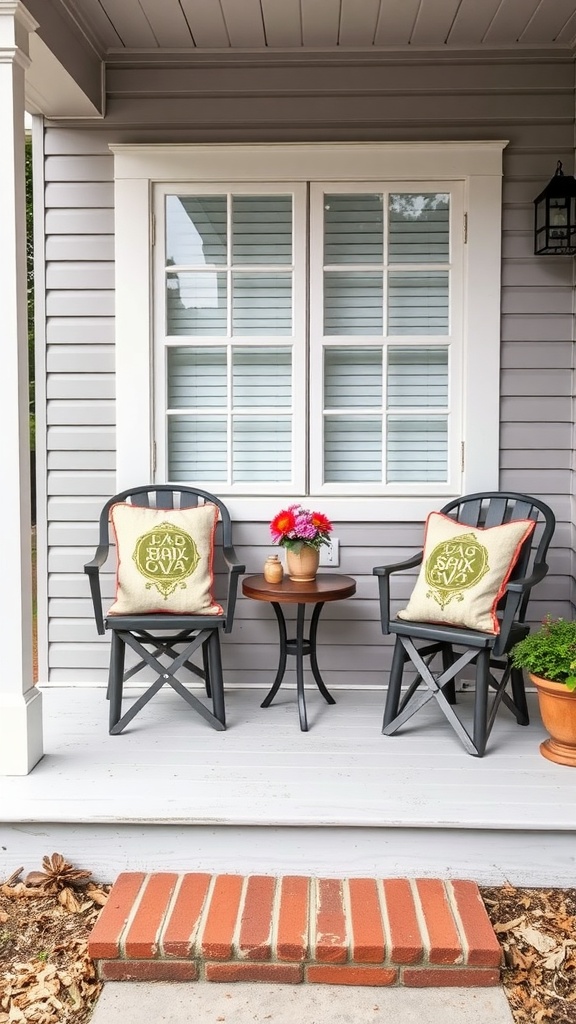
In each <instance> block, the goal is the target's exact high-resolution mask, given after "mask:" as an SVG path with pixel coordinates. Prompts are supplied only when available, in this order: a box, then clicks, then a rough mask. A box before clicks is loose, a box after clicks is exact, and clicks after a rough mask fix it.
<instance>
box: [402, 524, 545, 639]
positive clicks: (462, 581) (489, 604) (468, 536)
mask: <svg viewBox="0 0 576 1024" xmlns="http://www.w3.org/2000/svg"><path fill="white" fill-rule="evenodd" d="M535 525H536V524H535V523H534V522H533V521H532V520H531V519H519V520H517V521H515V522H510V523H504V524H503V525H502V526H492V527H489V528H488V529H482V528H481V527H472V526H465V525H463V524H461V523H456V522H455V521H454V520H453V519H450V517H449V516H445V515H442V513H440V512H431V513H430V515H429V516H428V519H427V522H426V535H425V538H424V555H423V560H422V566H421V568H420V575H419V576H418V579H417V581H416V586H415V587H414V590H413V592H412V596H411V598H410V600H409V602H408V605H407V607H406V608H404V609H403V610H402V611H400V612H398V617H399V618H400V619H408V620H410V621H416V622H438V623H445V624H450V625H452V626H464V627H468V629H478V630H481V631H482V632H484V633H498V632H499V631H500V626H499V622H498V619H497V617H496V607H497V605H498V601H499V600H500V598H501V597H502V594H503V593H504V589H505V586H506V583H507V582H508V579H509V577H510V573H511V572H512V569H513V568H514V565H515V564H516V561H517V559H518V556H519V554H520V551H521V549H522V545H523V543H524V541H525V540H526V538H527V537H529V536H530V534H531V533H532V531H533V530H534V527H535Z"/></svg>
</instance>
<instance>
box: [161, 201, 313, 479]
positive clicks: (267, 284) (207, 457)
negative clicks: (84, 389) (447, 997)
mask: <svg viewBox="0 0 576 1024" xmlns="http://www.w3.org/2000/svg"><path fill="white" fill-rule="evenodd" d="M300 194H301V200H303V197H304V190H303V189H301V193H300ZM294 215H295V213H294V196H293V194H292V193H290V192H281V191H277V190H273V189H269V190H268V193H266V192H263V193H260V192H253V191H251V190H247V194H242V193H241V192H237V191H235V190H232V191H230V192H225V193H220V194H217V193H216V192H215V193H214V194H213V195H210V194H206V195H204V194H200V195H183V196H180V195H178V196H177V195H171V194H169V195H167V196H166V198H165V217H166V220H165V240H166V253H165V280H166V288H165V309H166V315H165V327H166V340H165V343H164V344H165V351H166V358H165V393H166V411H165V422H166V461H167V469H168V474H169V478H170V479H172V480H178V481H186V480H189V481H191V480H193V481H195V482H206V483H212V482H217V483H226V484H227V485H228V486H229V487H231V488H238V487H239V488H241V489H243V488H246V487H248V488H249V487H250V485H251V484H253V485H255V486H256V487H259V486H262V487H264V486H266V484H270V485H280V484H284V485H285V484H288V485H290V484H291V483H293V476H294V473H293V467H294V446H295V432H296V433H297V432H298V431H300V434H301V428H300V426H299V424H298V423H297V421H296V418H295V416H294V409H293V406H292V385H293V380H292V378H293V373H294V337H295V335H294V329H295V324H294V287H295V285H294V282H295V274H296V273H298V274H299V275H300V278H301V279H302V280H304V270H305V268H304V265H303V256H304V250H303V245H302V238H303V237H304V236H303V232H302V234H301V239H300V241H299V248H300V264H301V266H300V268H296V267H295V264H294V251H295V241H294ZM299 216H300V217H301V220H302V223H303V224H305V219H304V208H303V204H302V209H301V210H300V214H299ZM299 287H300V291H301V292H302V291H303V289H302V285H301V284H300V285H299ZM302 305H303V304H302V303H301V308H300V309H299V311H298V316H299V323H300V324H303V323H305V309H303V308H302ZM186 337H188V338H189V343H188V344H187V343H186V342H185V338H186ZM176 338H177V339H178V344H175V343H174V340H175V339H176ZM280 338H282V339H285V340H283V343H282V345H280V346H279V345H278V344H277V343H276V344H275V341H276V339H280ZM216 339H218V342H219V344H214V342H215V340H216ZM304 340H305V339H304V335H303V332H302V336H301V338H299V339H298V343H299V345H302V346H303V343H304Z"/></svg>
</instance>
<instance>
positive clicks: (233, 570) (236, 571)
mask: <svg viewBox="0 0 576 1024" xmlns="http://www.w3.org/2000/svg"><path fill="white" fill-rule="evenodd" d="M222 554H223V555H224V561H225V562H226V565H227V566H228V598H227V601H226V625H225V626H224V632H225V633H231V632H232V624H233V622H234V611H235V609H236V597H237V595H238V580H239V578H240V576H241V575H242V573H245V572H246V566H245V565H243V564H242V563H241V562H239V561H238V555H237V554H236V552H235V550H234V548H233V547H231V546H228V547H223V548H222Z"/></svg>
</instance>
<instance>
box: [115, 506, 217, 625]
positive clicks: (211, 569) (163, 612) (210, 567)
mask: <svg viewBox="0 0 576 1024" xmlns="http://www.w3.org/2000/svg"><path fill="white" fill-rule="evenodd" d="M121 505H122V506H124V505H125V506H126V508H142V507H144V506H140V505H130V504H129V502H127V501H117V502H116V504H114V505H111V506H110V509H109V510H108V521H109V523H110V525H111V527H112V533H113V534H114V540H115V543H116V585H115V588H114V602H116V601H117V600H118V574H119V572H120V549H119V547H118V535H117V533H116V526H115V524H114V520H113V518H112V510H113V509H115V508H118V507H119V506H121ZM206 505H212V507H213V509H214V511H215V515H214V525H213V526H212V535H211V538H210V540H211V544H210V556H209V563H208V571H209V575H210V587H209V591H208V594H209V597H210V606H211V607H212V608H217V609H218V613H217V614H212V613H210V612H206V613H205V615H204V616H203V615H202V612H196V613H194V612H171V611H167V610H166V608H158V609H157V610H155V611H152V610H150V611H147V612H138V613H137V614H139V615H177V616H180V618H182V617H183V616H190V615H191V616H192V617H193V618H194V617H197V618H203V617H207V616H208V615H211V617H213V618H217V617H218V615H224V609H223V607H222V605H221V604H219V602H218V601H215V600H214V596H213V593H212V591H213V589H214V538H215V536H216V529H217V527H218V519H219V517H220V511H219V509H218V506H217V505H214V503H213V502H211V501H210V502H206ZM190 507H191V508H197V507H201V508H204V507H205V506H204V505H202V506H190ZM151 511H152V512H171V511H172V512H185V511H187V509H156V508H155V509H151ZM110 614H111V615H112V618H114V616H115V615H118V614H120V615H124V616H126V615H127V614H128V613H127V612H112V613H110V612H109V611H108V612H106V616H108V615H110Z"/></svg>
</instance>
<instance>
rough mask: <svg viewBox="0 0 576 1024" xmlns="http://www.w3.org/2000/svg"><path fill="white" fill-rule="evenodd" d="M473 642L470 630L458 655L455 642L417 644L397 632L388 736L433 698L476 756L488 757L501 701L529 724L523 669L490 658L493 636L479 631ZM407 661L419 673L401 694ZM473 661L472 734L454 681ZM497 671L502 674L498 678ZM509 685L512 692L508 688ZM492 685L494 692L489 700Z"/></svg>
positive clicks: (386, 717)
mask: <svg viewBox="0 0 576 1024" xmlns="http://www.w3.org/2000/svg"><path fill="white" fill-rule="evenodd" d="M526 632H527V630H526V629H523V630H518V635H517V639H520V638H521V636H523V635H525V634H526ZM472 642H473V634H471V633H470V632H467V633H466V639H465V640H464V639H462V640H461V643H462V644H466V646H467V647H468V650H466V651H464V652H463V653H462V654H460V655H457V654H456V653H455V652H454V644H446V643H442V642H432V643H429V644H428V643H426V644H424V646H422V647H419V648H417V647H416V645H415V643H414V641H413V640H412V638H411V637H410V636H402V635H397V636H396V643H395V646H394V656H393V659H392V668H391V670H390V682H389V685H388V693H387V697H386V706H385V709H384V723H383V727H382V732H383V733H384V735H385V736H392V735H394V733H395V732H397V731H398V729H400V728H401V726H403V725H404V724H405V723H406V722H407V721H408V720H409V719H410V718H412V716H413V715H415V714H416V712H417V711H419V710H420V708H423V707H424V706H425V705H426V704H427V703H428V702H429V701H431V700H435V701H436V702H437V704H438V706H439V708H440V710H441V711H442V713H443V715H444V716H445V718H446V719H447V720H448V722H449V723H450V725H451V726H452V728H453V729H454V732H455V733H456V735H457V736H458V737H459V738H460V740H461V742H462V744H463V746H464V748H465V749H466V750H467V751H468V753H469V754H472V755H473V756H475V757H482V756H483V755H484V752H485V750H486V744H487V742H488V738H489V736H490V733H491V731H492V726H493V725H494V721H495V718H496V713H497V711H498V708H499V706H500V704H501V703H502V704H504V705H505V706H506V707H507V708H508V710H509V711H511V712H512V714H513V715H514V717H515V718H516V721H517V723H518V725H528V724H529V721H530V719H529V715H528V705H527V703H526V693H525V689H524V679H523V676H522V672H521V671H520V670H519V669H514V668H512V665H511V663H510V661H509V659H508V658H493V657H491V646H493V638H492V644H491V643H490V638H489V637H487V636H486V635H485V634H478V635H477V638H476V646H475V647H473V648H471V649H470V646H469V645H470V644H471V643H472ZM438 656H440V657H441V663H442V665H441V667H442V670H441V671H438V670H434V671H433V670H432V667H431V666H432V665H433V663H434V661H435V659H436V658H437V657H438ZM407 662H411V663H412V665H413V666H414V667H415V669H416V677H415V678H414V679H413V680H412V682H411V683H410V685H409V687H408V689H407V690H406V692H405V693H402V690H401V686H402V677H403V672H404V667H405V665H406V664H407ZM470 664H473V665H475V668H476V676H475V692H474V716H473V724H472V732H470V731H469V730H468V729H467V728H466V726H465V724H464V722H463V721H462V719H461V717H460V716H459V715H458V713H457V712H456V711H455V710H454V704H455V703H456V698H455V686H454V683H455V680H456V678H457V677H458V675H459V673H460V672H462V671H463V669H465V668H466V667H467V666H468V665H470ZM495 672H498V673H499V674H500V678H499V679H498V678H497V677H496V675H495V674H494V673H495ZM509 683H510V687H511V695H510V694H509V693H507V692H506V691H507V687H508V684H509ZM491 689H492V690H493V691H494V693H493V696H492V701H491V702H490V692H491Z"/></svg>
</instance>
